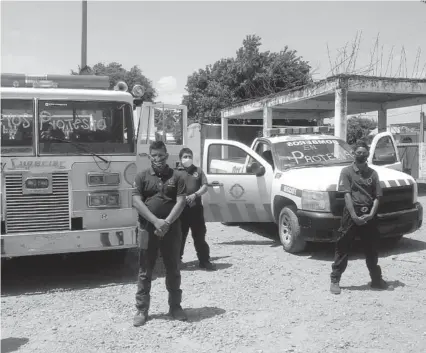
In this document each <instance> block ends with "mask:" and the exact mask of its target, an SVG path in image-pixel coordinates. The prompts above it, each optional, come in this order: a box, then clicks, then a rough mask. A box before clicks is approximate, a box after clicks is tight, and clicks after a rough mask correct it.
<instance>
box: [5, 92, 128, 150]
mask: <svg viewBox="0 0 426 353" xmlns="http://www.w3.org/2000/svg"><path fill="white" fill-rule="evenodd" d="M35 109H37V110H38V119H39V121H38V124H37V125H38V130H39V131H38V133H39V143H40V149H39V150H40V154H41V155H43V154H62V155H63V154H65V155H77V154H81V153H82V150H81V148H80V149H79V148H78V146H77V145H76V144H79V145H80V146H83V147H85V149H86V150H88V151H90V152H91V153H98V154H129V153H134V142H133V136H134V133H133V119H132V106H131V105H130V104H128V103H123V102H108V101H69V100H40V101H38V106H37V107H35ZM35 109H34V101H33V100H25V99H2V106H1V133H2V136H1V147H2V150H1V152H2V154H3V155H32V154H34V141H35V139H34V126H35V122H34V110H35ZM61 140H62V141H61ZM66 142H70V143H66Z"/></svg>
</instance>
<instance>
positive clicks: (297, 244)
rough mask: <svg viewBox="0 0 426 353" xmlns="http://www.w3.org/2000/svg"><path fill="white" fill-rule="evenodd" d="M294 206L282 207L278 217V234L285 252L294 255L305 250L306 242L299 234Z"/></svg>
mask: <svg viewBox="0 0 426 353" xmlns="http://www.w3.org/2000/svg"><path fill="white" fill-rule="evenodd" d="M295 211H296V209H295V207H294V206H287V207H284V208H283V209H282V210H281V212H280V216H279V217H278V232H279V236H280V241H281V244H282V246H283V248H284V250H285V251H287V252H289V253H291V254H295V253H298V252H302V251H303V250H305V247H306V241H305V240H304V239H303V238H302V236H301V232H300V225H299V220H298V218H297V216H296V212H295Z"/></svg>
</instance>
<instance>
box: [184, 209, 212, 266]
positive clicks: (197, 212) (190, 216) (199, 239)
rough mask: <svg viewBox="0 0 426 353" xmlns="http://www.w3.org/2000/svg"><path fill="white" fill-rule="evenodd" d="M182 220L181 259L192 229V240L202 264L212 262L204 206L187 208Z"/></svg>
mask: <svg viewBox="0 0 426 353" xmlns="http://www.w3.org/2000/svg"><path fill="white" fill-rule="evenodd" d="M180 220H181V222H182V246H181V250H180V258H182V256H183V252H184V249H185V243H186V238H187V237H188V233H189V230H190V229H191V234H192V238H193V239H194V247H195V251H196V252H197V257H198V260H199V261H200V262H206V261H209V260H210V248H209V245H208V244H207V242H206V233H207V229H206V222H205V221H204V208H203V205H199V204H198V205H195V206H193V207H189V206H186V207H185V209H184V210H183V212H182V214H181V216H180Z"/></svg>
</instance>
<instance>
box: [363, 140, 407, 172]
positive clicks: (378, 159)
mask: <svg viewBox="0 0 426 353" xmlns="http://www.w3.org/2000/svg"><path fill="white" fill-rule="evenodd" d="M368 163H370V164H374V165H380V166H383V167H386V168H390V169H395V170H399V171H402V163H401V161H400V158H399V153H398V148H397V147H396V143H395V140H394V138H393V136H392V134H391V133H390V132H381V133H379V134H377V135H376V136H374V138H373V140H372V141H371V146H370V156H369V157H368Z"/></svg>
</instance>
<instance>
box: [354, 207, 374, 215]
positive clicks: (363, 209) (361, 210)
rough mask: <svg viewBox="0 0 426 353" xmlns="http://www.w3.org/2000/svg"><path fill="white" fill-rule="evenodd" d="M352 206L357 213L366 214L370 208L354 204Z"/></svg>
mask: <svg viewBox="0 0 426 353" xmlns="http://www.w3.org/2000/svg"><path fill="white" fill-rule="evenodd" d="M354 208H355V211H356V212H357V213H358V212H359V213H362V214H367V213H369V212H370V210H371V206H355V207H354Z"/></svg>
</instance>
